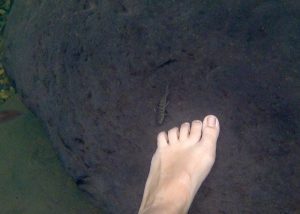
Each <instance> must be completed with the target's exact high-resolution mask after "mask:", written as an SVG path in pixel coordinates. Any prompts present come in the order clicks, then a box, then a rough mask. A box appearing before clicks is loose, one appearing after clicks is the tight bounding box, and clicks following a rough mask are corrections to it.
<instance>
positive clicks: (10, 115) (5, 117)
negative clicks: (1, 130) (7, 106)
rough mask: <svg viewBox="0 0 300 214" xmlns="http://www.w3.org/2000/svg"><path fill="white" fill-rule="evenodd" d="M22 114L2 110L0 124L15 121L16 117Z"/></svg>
mask: <svg viewBox="0 0 300 214" xmlns="http://www.w3.org/2000/svg"><path fill="white" fill-rule="evenodd" d="M22 114H23V113H22V112H20V111H16V110H4V111H0V123H4V122H7V121H10V120H13V119H15V118H16V117H18V116H20V115H22Z"/></svg>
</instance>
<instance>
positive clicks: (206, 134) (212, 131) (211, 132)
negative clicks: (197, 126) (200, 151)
mask: <svg viewBox="0 0 300 214" xmlns="http://www.w3.org/2000/svg"><path fill="white" fill-rule="evenodd" d="M219 132H220V124H219V120H218V119H217V118H216V117H215V116H214V115H208V116H206V117H205V118H204V120H203V128H202V138H201V144H202V146H204V147H206V148H207V151H208V152H210V151H211V152H212V154H215V151H216V144H217V139H218V136H219Z"/></svg>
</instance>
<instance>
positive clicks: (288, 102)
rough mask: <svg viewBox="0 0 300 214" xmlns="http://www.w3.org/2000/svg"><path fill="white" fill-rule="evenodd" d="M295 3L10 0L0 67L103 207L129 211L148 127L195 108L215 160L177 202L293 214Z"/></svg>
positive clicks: (211, 209) (177, 119) (148, 148)
mask: <svg viewBox="0 0 300 214" xmlns="http://www.w3.org/2000/svg"><path fill="white" fill-rule="evenodd" d="M299 14H300V4H299V1H297V0H294V1H292V0H290V1H289V0H287V1H257V0H245V1H238V3H237V2H236V1H228V0H213V1H212V0H203V1H198V0H188V1H179V0H165V1H161V0H144V1H141V0H140V1H138V0H125V1H117V0H102V1H100V0H98V1H97V0H90V1H86V0H76V1H75V0H69V1H61V0H51V1H46V0H31V1H21V0H15V1H14V5H13V7H12V10H11V13H10V16H9V17H8V23H7V26H6V28H5V32H4V34H5V44H6V54H5V62H4V65H5V67H6V69H7V71H8V72H9V74H10V76H11V77H12V78H13V79H14V81H15V84H16V87H17V90H18V91H19V93H21V94H22V99H23V102H24V103H25V104H26V105H27V106H28V107H29V108H30V109H31V110H32V111H33V112H34V113H35V114H36V115H37V116H38V117H39V118H40V119H41V120H42V121H43V124H44V126H45V129H46V130H47V132H48V133H49V136H50V138H51V140H52V142H53V146H54V148H55V150H56V151H57V152H58V155H59V157H60V159H61V162H62V164H63V165H64V167H65V169H66V170H67V172H68V173H69V174H70V176H72V177H73V178H74V181H75V182H76V183H77V185H78V186H79V188H80V189H81V190H83V191H85V192H86V193H87V195H88V196H89V197H90V198H91V199H92V200H93V202H94V204H95V205H97V206H99V207H101V208H102V209H105V210H106V211H105V212H106V213H124V214H127V213H128V214H129V213H136V212H137V210H138V208H139V204H140V202H141V198H142V194H143V188H144V185H145V181H146V177H147V174H148V170H149V166H150V160H151V157H152V154H153V152H154V151H155V149H156V144H155V143H156V135H157V134H158V132H159V131H162V130H167V129H170V128H172V127H174V126H178V125H180V124H181V123H182V122H186V121H191V120H193V119H203V118H204V116H205V115H207V114H215V115H217V116H218V118H219V120H220V123H221V134H220V138H219V141H218V148H217V160H216V163H215V166H214V168H213V170H212V172H211V174H210V175H209V176H208V178H207V180H206V181H205V182H204V183H203V186H202V187H201V189H200V191H199V193H198V194H197V196H196V198H195V201H194V203H193V204H192V207H191V210H190V213H296V212H297V211H299V210H300V207H299V200H298V199H299V197H300V195H299V171H300V170H299V161H300V160H299V157H300V156H299V152H300V151H299V150H300V149H299V139H300V137H299V133H300V132H299V127H300V124H299V118H300V110H299V106H300V105H299V104H300V102H299V100H300V94H299V87H300V73H299V72H300V70H299V68H300V61H299V58H300V52H299V51H300V41H299V38H300V15H299ZM167 83H170V96H169V105H168V106H167V112H168V113H167V115H166V119H165V121H164V123H163V124H162V125H161V126H158V125H157V123H156V121H155V120H156V117H157V111H155V108H156V106H157V104H158V102H159V99H160V97H161V96H162V95H163V93H164V90H165V85H166V84H167Z"/></svg>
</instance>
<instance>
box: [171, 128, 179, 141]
mask: <svg viewBox="0 0 300 214" xmlns="http://www.w3.org/2000/svg"><path fill="white" fill-rule="evenodd" d="M178 135H179V129H178V127H174V128H172V129H170V130H169V131H168V139H169V144H174V143H178V142H179V139H178Z"/></svg>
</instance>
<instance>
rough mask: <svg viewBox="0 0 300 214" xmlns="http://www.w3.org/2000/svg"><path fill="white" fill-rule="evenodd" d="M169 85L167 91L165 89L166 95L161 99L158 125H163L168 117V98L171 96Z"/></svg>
mask: <svg viewBox="0 0 300 214" xmlns="http://www.w3.org/2000/svg"><path fill="white" fill-rule="evenodd" d="M169 93H170V92H169V84H167V86H166V89H165V93H164V95H163V96H162V97H161V99H160V101H159V104H158V115H157V117H158V118H157V123H158V124H159V125H161V124H162V123H163V122H164V120H165V117H166V114H167V113H166V108H167V106H168V104H169V102H168V96H169Z"/></svg>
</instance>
